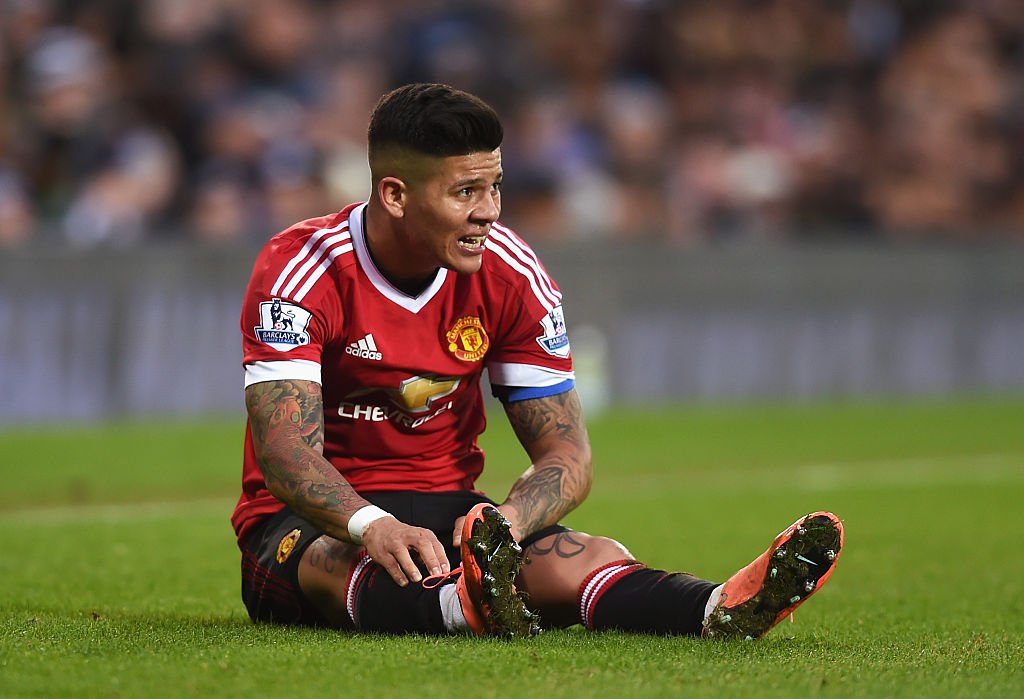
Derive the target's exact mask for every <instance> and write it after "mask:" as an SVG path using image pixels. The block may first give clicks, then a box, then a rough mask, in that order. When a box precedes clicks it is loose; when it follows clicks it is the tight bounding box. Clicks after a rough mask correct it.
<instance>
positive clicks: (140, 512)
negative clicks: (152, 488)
mask: <svg viewBox="0 0 1024 699" xmlns="http://www.w3.org/2000/svg"><path fill="white" fill-rule="evenodd" d="M234 503H235V500H234V498H201V499H196V500H174V501H163V502H131V503H109V504H102V505H100V504H97V505H54V506H47V507H38V508H26V509H19V510H14V511H13V512H4V513H0V523H3V522H21V523H27V522H32V523H34V524H67V523H71V522H77V523H83V522H97V523H106V524H121V523H123V522H140V521H153V520H161V519H172V518H175V517H181V516H186V515H187V516H193V517H194V516H197V515H198V516H207V515H220V516H223V517H224V518H225V521H227V518H228V517H229V516H230V514H231V510H232V508H233V507H234Z"/></svg>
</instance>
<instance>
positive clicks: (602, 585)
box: [520, 530, 716, 635]
mask: <svg viewBox="0 0 1024 699" xmlns="http://www.w3.org/2000/svg"><path fill="white" fill-rule="evenodd" d="M525 543H526V544H527V546H526V548H525V552H524V562H523V567H522V572H521V574H520V581H521V586H522V588H523V590H524V591H525V592H526V595H527V599H528V601H529V604H530V606H531V607H532V608H534V609H537V610H538V611H539V613H540V617H541V621H542V623H543V624H544V625H545V626H570V625H572V624H577V623H582V624H583V625H584V626H586V627H587V628H589V629H594V630H602V629H613V628H614V629H621V630H625V631H635V632H643V633H667V634H691V635H695V634H699V633H700V629H701V624H702V622H703V620H704V611H705V607H706V605H707V601H708V598H709V597H710V596H711V591H712V590H713V589H714V588H715V587H716V584H715V583H713V582H709V581H707V580H701V579H700V578H697V577H695V576H693V575H690V574H688V573H671V572H666V571H663V570H655V569H652V568H648V567H647V566H646V565H644V564H643V563H640V562H638V561H636V560H635V559H634V558H633V556H632V555H631V554H630V553H629V551H628V550H627V549H626V548H625V547H624V546H623V545H622V544H620V543H619V542H618V541H615V540H614V539H609V538H607V537H603V536H593V535H590V534H586V533H583V532H578V531H571V530H563V531H556V532H555V533H552V534H547V535H545V536H543V537H542V538H539V539H533V538H530V539H527V540H526V542H525Z"/></svg>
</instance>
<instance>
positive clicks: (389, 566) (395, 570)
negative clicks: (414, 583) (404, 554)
mask: <svg viewBox="0 0 1024 699" xmlns="http://www.w3.org/2000/svg"><path fill="white" fill-rule="evenodd" d="M377 563H379V564H380V565H381V566H382V567H383V568H384V570H386V571H387V573H388V575H390V576H391V579H392V580H394V581H395V584H396V585H398V586H399V587H405V586H406V585H408V584H409V579H408V578H407V577H405V573H404V572H403V571H402V566H401V564H399V562H398V561H397V560H395V558H394V557H393V556H388V557H386V558H384V559H382V560H379V561H377Z"/></svg>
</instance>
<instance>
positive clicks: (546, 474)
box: [505, 391, 591, 535]
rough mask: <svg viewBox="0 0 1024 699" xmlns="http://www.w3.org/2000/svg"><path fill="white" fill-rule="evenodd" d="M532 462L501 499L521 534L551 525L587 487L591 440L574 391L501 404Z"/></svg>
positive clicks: (583, 496) (575, 501)
mask: <svg viewBox="0 0 1024 699" xmlns="http://www.w3.org/2000/svg"><path fill="white" fill-rule="evenodd" d="M505 410H506V412H507V414H508V417H509V421H510V422H511V424H512V429H513V430H514V431H515V433H516V435H517V436H518V437H519V441H520V442H521V443H522V444H523V447H524V448H525V449H526V452H527V454H529V456H530V458H531V460H532V461H533V465H532V466H531V467H530V468H529V469H528V470H527V471H526V473H524V474H523V475H522V477H521V478H520V479H519V480H518V481H516V483H515V485H514V486H512V490H511V491H510V492H509V495H508V498H507V499H506V501H505V503H506V504H508V505H509V506H510V507H513V508H515V511H516V513H517V515H518V521H517V525H518V527H519V529H520V534H521V535H526V534H529V533H532V532H534V531H537V530H538V529H540V528H542V527H545V526H548V525H550V524H554V523H556V522H557V521H558V520H559V519H561V518H562V517H564V516H565V515H566V514H568V513H569V512H571V511H572V510H573V509H575V508H576V507H577V506H578V505H579V504H580V503H581V502H583V499H584V498H585V497H586V495H587V493H588V492H589V490H590V478H591V464H590V444H589V441H588V438H587V430H586V426H585V424H584V422H583V411H582V409H581V408H580V403H579V398H578V397H577V395H576V392H575V391H568V392H566V393H562V394H560V395H557V396H550V397H547V398H539V399H534V400H525V401H519V402H516V403H511V404H508V405H506V408H505Z"/></svg>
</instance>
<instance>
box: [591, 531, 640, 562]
mask: <svg viewBox="0 0 1024 699" xmlns="http://www.w3.org/2000/svg"><path fill="white" fill-rule="evenodd" d="M587 554H588V556H587V563H588V567H590V570H594V569H596V568H600V567H601V566H603V565H606V564H608V563H612V562H614V561H621V560H625V559H629V560H632V559H633V554H631V553H630V552H629V550H628V549H627V548H626V547H625V546H623V545H622V544H620V543H619V542H618V541H616V540H615V539H609V538H608V537H606V536H588V542H587Z"/></svg>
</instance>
